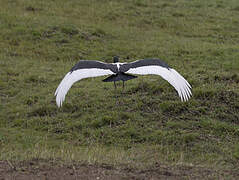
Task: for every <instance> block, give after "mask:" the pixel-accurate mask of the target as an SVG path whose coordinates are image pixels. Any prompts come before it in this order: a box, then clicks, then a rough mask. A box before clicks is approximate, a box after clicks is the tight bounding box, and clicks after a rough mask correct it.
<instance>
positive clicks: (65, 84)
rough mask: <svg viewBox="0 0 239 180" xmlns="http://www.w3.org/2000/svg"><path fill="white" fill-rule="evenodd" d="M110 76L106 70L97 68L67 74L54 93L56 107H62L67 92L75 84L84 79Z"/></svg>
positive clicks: (110, 72) (109, 72)
mask: <svg viewBox="0 0 239 180" xmlns="http://www.w3.org/2000/svg"><path fill="white" fill-rule="evenodd" d="M110 74H114V73H113V72H112V71H110V70H108V69H99V68H90V69H78V70H75V71H73V72H68V73H67V74H66V75H65V77H64V78H63V79H62V81H61V83H60V84H59V86H58V87H57V89H56V92H55V96H56V104H57V106H58V107H61V106H62V103H63V101H64V100H65V96H66V94H67V92H68V91H69V89H70V88H71V86H72V85H73V84H74V83H75V82H77V81H79V80H81V79H84V78H89V77H97V76H104V75H110Z"/></svg>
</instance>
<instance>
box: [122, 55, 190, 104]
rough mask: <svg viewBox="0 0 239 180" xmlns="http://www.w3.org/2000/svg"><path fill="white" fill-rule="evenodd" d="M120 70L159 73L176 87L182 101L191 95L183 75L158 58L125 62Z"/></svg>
mask: <svg viewBox="0 0 239 180" xmlns="http://www.w3.org/2000/svg"><path fill="white" fill-rule="evenodd" d="M120 70H121V71H122V72H125V73H131V74H141V75H146V74H155V75H160V76H161V77H162V78H164V79H165V80H166V81H168V82H169V83H170V84H171V85H172V86H173V87H174V88H175V89H176V91H177V92H178V95H179V97H180V98H181V100H182V101H187V100H188V99H189V98H190V97H191V95H192V92H191V85H190V84H189V83H188V82H187V81H186V80H185V79H184V77H183V76H181V75H180V74H179V73H178V72H177V71H176V70H174V69H173V68H170V67H169V66H168V65H167V64H166V63H165V62H163V61H161V60H159V59H143V60H138V61H134V62H131V63H126V64H123V65H122V66H121V69H120Z"/></svg>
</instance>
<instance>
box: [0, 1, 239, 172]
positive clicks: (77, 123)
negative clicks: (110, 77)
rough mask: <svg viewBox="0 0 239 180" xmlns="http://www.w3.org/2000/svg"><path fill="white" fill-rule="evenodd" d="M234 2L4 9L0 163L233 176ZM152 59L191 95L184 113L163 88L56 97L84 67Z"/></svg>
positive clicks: (237, 66) (84, 86) (237, 134)
mask: <svg viewBox="0 0 239 180" xmlns="http://www.w3.org/2000/svg"><path fill="white" fill-rule="evenodd" d="M238 8H239V6H238V2H237V0H231V1H226V0H220V1H217V0H213V1H205V0H200V1H196V0H193V1H186V0H182V1H166V0H161V1H158V0H151V1H149V0H130V1H116V0H114V1H108V0H103V1H96V0H89V1H83V0H80V1H79V0H71V1H63V0H58V1H46V0H43V1H36V0H22V1H8V0H2V2H1V6H0V159H3V160H4V159H9V160H16V161H19V160H26V159H31V158H36V157H37V158H46V159H58V158H60V159H62V160H64V161H71V160H77V161H80V162H81V161H84V162H88V163H96V162H97V163H109V164H114V165H119V164H127V165H131V166H137V165H138V166H140V167H146V166H147V167H148V166H152V165H153V164H154V163H155V162H158V161H160V162H163V163H166V164H169V165H172V164H177V163H181V164H186V165H187V164H192V165H195V166H206V167H214V168H216V167H218V168H219V169H221V168H222V167H223V168H224V167H225V168H226V169H229V168H232V167H233V168H236V167H238V165H239V164H238V162H239V161H238V160H239V144H238V142H239V110H238V109H239V85H238V83H239V73H238V72H239V50H238V49H239V46H238V43H239V41H238V39H239V31H238V23H239V20H238V16H239V11H238ZM114 55H119V56H120V57H121V59H122V61H133V60H136V59H141V58H147V57H157V58H161V59H163V60H164V61H166V62H167V63H168V64H169V65H170V66H171V67H173V68H175V69H176V70H177V71H178V72H180V73H181V74H182V75H183V76H184V77H185V78H186V79H187V80H188V81H189V82H190V84H191V85H192V87H193V89H192V90H193V97H192V99H190V101H189V102H186V103H181V102H180V99H179V98H178V97H177V94H176V92H175V90H174V89H173V88H172V87H171V86H169V84H168V83H167V82H165V81H164V80H162V79H161V78H160V77H157V76H152V77H146V76H145V77H139V78H137V79H135V80H133V81H129V82H127V83H126V88H125V91H124V92H122V90H121V89H120V88H118V89H117V90H116V91H115V90H114V87H113V84H110V83H109V84H108V83H102V82H101V80H102V79H103V78H94V79H86V80H82V81H81V82H79V83H76V84H74V86H73V87H72V88H71V90H70V91H69V93H68V94H67V96H66V101H65V102H64V104H63V107H62V108H61V109H58V108H57V106H56V104H55V98H54V92H55V89H56V87H57V86H58V84H59V83H60V81H61V79H62V78H63V77H64V75H65V74H66V73H67V72H68V71H69V69H70V68H71V67H72V66H73V65H74V64H75V63H76V62H77V61H78V60H80V59H92V60H94V59H97V60H101V61H104V62H111V61H112V56H114Z"/></svg>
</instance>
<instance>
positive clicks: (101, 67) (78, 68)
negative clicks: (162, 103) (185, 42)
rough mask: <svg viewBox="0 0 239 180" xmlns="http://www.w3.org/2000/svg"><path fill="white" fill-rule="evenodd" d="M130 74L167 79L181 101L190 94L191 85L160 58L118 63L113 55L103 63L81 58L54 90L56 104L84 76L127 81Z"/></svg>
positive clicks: (107, 80) (131, 77)
mask: <svg viewBox="0 0 239 180" xmlns="http://www.w3.org/2000/svg"><path fill="white" fill-rule="evenodd" d="M132 74H138V75H147V74H155V75H159V76H161V77H162V78H164V79H165V80H167V81H168V82H169V83H170V84H171V85H172V86H173V87H174V88H175V89H176V91H177V93H178V95H179V97H180V98H181V101H187V100H188V99H189V98H190V97H191V96H192V92H191V85H190V84H189V83H188V82H187V81H186V80H185V79H184V77H183V76H181V75H180V74H179V73H178V72H177V71H176V70H174V69H173V68H170V67H169V66H168V65H167V64H166V63H165V62H163V61H162V60H160V59H142V60H137V61H134V62H130V63H120V62H119V57H118V56H114V57H113V63H103V62H100V61H94V60H81V61H79V62H78V63H77V64H76V65H74V66H73V67H72V68H71V70H70V71H69V72H68V73H67V74H66V75H65V77H64V78H63V79H62V81H61V83H60V84H59V86H58V87H57V89H56V91H55V96H56V104H57V106H58V107H61V106H62V103H63V101H64V100H65V96H66V94H67V92H68V91H69V89H70V88H71V86H72V85H73V84H74V83H75V82H77V81H79V80H81V79H84V78H89V77H97V76H105V75H111V76H109V77H107V78H106V79H104V80H103V81H104V82H112V81H113V82H114V85H115V88H116V84H115V81H120V80H121V81H123V87H124V81H128V80H130V79H134V78H137V76H134V75H132Z"/></svg>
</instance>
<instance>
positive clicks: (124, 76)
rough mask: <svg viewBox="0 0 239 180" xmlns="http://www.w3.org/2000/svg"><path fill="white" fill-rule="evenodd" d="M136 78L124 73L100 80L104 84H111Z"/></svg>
mask: <svg viewBox="0 0 239 180" xmlns="http://www.w3.org/2000/svg"><path fill="white" fill-rule="evenodd" d="M134 78H137V76H134V75H131V74H126V73H119V74H113V75H111V76H109V77H107V78H106V79H104V80H102V81H104V82H112V81H128V80H130V79H134Z"/></svg>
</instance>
